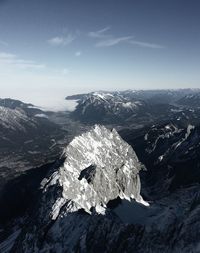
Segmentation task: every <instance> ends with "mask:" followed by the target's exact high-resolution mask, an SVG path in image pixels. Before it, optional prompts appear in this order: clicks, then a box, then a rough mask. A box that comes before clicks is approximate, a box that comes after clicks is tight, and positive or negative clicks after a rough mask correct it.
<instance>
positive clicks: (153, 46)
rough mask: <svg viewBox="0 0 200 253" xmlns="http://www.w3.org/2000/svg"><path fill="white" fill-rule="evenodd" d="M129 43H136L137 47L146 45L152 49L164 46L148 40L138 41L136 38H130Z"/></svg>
mask: <svg viewBox="0 0 200 253" xmlns="http://www.w3.org/2000/svg"><path fill="white" fill-rule="evenodd" d="M129 43H130V44H132V45H136V46H139V47H146V48H153V49H162V48H165V47H164V46H162V45H158V44H154V43H149V42H144V41H138V40H131V41H129Z"/></svg>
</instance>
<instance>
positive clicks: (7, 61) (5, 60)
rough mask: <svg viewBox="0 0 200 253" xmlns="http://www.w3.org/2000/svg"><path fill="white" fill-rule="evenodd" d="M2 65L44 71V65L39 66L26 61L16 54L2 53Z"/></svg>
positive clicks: (0, 58)
mask: <svg viewBox="0 0 200 253" xmlns="http://www.w3.org/2000/svg"><path fill="white" fill-rule="evenodd" d="M0 63H1V64H4V65H8V66H15V67H18V68H22V69H44V68H45V67H46V66H45V65H44V64H38V63H36V62H35V61H32V60H24V59H21V58H19V57H18V56H17V55H15V54H11V53H6V52H0Z"/></svg>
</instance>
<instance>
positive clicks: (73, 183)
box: [45, 125, 148, 219]
mask: <svg viewBox="0 0 200 253" xmlns="http://www.w3.org/2000/svg"><path fill="white" fill-rule="evenodd" d="M63 157H64V159H65V161H64V163H63V165H62V166H61V167H60V168H59V170H58V171H57V172H55V173H54V174H53V175H52V176H51V177H50V179H47V182H48V183H47V184H46V186H45V191H48V188H49V186H52V185H57V184H58V185H59V186H61V187H62V196H61V197H60V198H59V199H56V200H55V203H54V205H53V207H52V213H51V216H52V219H56V218H57V216H58V215H59V210H60V209H61V208H62V207H63V206H64V205H65V204H67V206H68V207H69V210H68V207H67V210H68V212H71V210H72V211H74V210H76V211H77V210H78V209H84V210H85V211H86V212H88V213H91V210H92V209H93V208H95V210H96V212H97V213H101V214H103V213H105V210H106V205H107V203H108V202H109V201H110V200H114V199H116V198H117V197H120V198H121V199H128V200H130V199H135V200H136V201H138V202H140V203H142V204H145V205H148V203H146V202H145V201H144V200H143V199H142V197H141V195H140V178H139V171H140V169H141V164H140V162H139V161H138V158H137V156H136V154H135V152H134V151H133V149H132V148H131V146H129V145H128V144H127V143H126V142H125V141H123V140H122V139H121V137H120V136H119V135H118V133H117V131H116V130H115V129H113V130H108V129H107V128H105V127H104V126H99V125H96V126H95V127H94V128H93V129H92V130H90V131H89V132H86V133H83V134H82V135H81V136H78V137H76V138H75V139H74V140H72V142H71V143H70V144H69V145H68V146H67V148H66V149H65V150H64V153H63ZM69 203H70V204H69Z"/></svg>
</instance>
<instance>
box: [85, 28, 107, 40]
mask: <svg viewBox="0 0 200 253" xmlns="http://www.w3.org/2000/svg"><path fill="white" fill-rule="evenodd" d="M110 29H111V27H110V26H107V27H105V28H103V29H101V30H98V31H96V32H89V33H88V36H89V37H91V38H100V39H101V38H106V37H110V35H107V34H105V33H106V32H107V31H109V30H110Z"/></svg>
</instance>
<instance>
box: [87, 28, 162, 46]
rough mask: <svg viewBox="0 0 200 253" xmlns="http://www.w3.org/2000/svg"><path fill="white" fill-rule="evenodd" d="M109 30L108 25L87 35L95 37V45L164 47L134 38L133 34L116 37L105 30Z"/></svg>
mask: <svg viewBox="0 0 200 253" xmlns="http://www.w3.org/2000/svg"><path fill="white" fill-rule="evenodd" d="M110 30H111V27H110V26H107V27H105V28H103V29H101V30H98V31H96V32H89V33H88V36H89V37H90V38H93V39H96V40H97V42H96V43H95V47H112V46H115V45H118V44H121V43H129V44H132V45H134V46H139V47H144V48H152V49H162V48H165V47H164V46H162V45H159V44H155V43H149V42H146V41H139V40H135V39H134V36H121V37H116V36H114V35H113V34H108V33H107V32H108V31H110Z"/></svg>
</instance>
